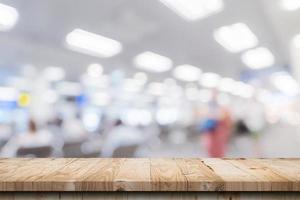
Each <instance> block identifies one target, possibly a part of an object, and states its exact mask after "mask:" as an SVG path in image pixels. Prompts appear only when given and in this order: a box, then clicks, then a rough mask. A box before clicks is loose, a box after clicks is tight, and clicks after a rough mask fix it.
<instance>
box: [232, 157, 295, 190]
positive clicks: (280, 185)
mask: <svg viewBox="0 0 300 200" xmlns="http://www.w3.org/2000/svg"><path fill="white" fill-rule="evenodd" d="M226 161H227V162H230V163H231V164H233V165H234V166H236V167H237V168H239V169H241V170H242V171H245V172H247V173H248V174H251V175H252V176H254V177H256V179H257V181H256V182H257V187H258V188H257V191H273V190H274V191H278V190H284V191H292V189H293V187H292V182H290V181H289V180H288V179H287V178H286V177H285V176H282V175H279V174H278V173H276V172H274V170H271V169H270V168H268V167H266V166H265V165H263V164H262V163H261V162H257V161H255V160H253V159H226Z"/></svg>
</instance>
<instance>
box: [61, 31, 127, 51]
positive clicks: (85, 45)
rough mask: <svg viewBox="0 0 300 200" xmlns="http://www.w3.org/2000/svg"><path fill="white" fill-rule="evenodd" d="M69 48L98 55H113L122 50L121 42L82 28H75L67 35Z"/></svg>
mask: <svg viewBox="0 0 300 200" xmlns="http://www.w3.org/2000/svg"><path fill="white" fill-rule="evenodd" d="M66 42H67V46H68V48H70V49H71V50H74V51H78V52H80V53H84V54H88V55H91V56H97V57H111V56H114V55H116V54H118V53H120V52H121V50H122V45H121V43H120V42H118V41H116V40H113V39H110V38H107V37H104V36H101V35H98V34H95V33H91V32H88V31H84V30H82V29H75V30H73V31H72V32H70V33H69V34H68V35H67V37H66Z"/></svg>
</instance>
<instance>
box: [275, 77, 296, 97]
mask: <svg viewBox="0 0 300 200" xmlns="http://www.w3.org/2000/svg"><path fill="white" fill-rule="evenodd" d="M270 80H271V82H272V83H273V85H274V86H275V87H276V88H277V89H278V90H280V91H281V92H283V93H284V94H287V95H290V96H295V95H297V94H299V91H300V87H299V84H298V82H297V81H296V80H295V79H294V78H293V77H292V76H291V75H290V74H288V73H287V72H276V73H273V74H272V75H271V77H270Z"/></svg>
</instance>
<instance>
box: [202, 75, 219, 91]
mask: <svg viewBox="0 0 300 200" xmlns="http://www.w3.org/2000/svg"><path fill="white" fill-rule="evenodd" d="M220 79H221V77H220V75H219V74H216V73H212V72H207V73H204V74H202V76H201V78H200V82H199V83H200V85H202V86H203V87H207V88H214V87H216V86H217V85H218V83H219V81H220Z"/></svg>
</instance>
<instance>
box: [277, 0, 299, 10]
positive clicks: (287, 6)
mask: <svg viewBox="0 0 300 200" xmlns="http://www.w3.org/2000/svg"><path fill="white" fill-rule="evenodd" d="M280 5H281V7H282V8H283V9H284V10H288V11H294V10H298V9H300V1H299V0H281V1H280Z"/></svg>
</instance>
